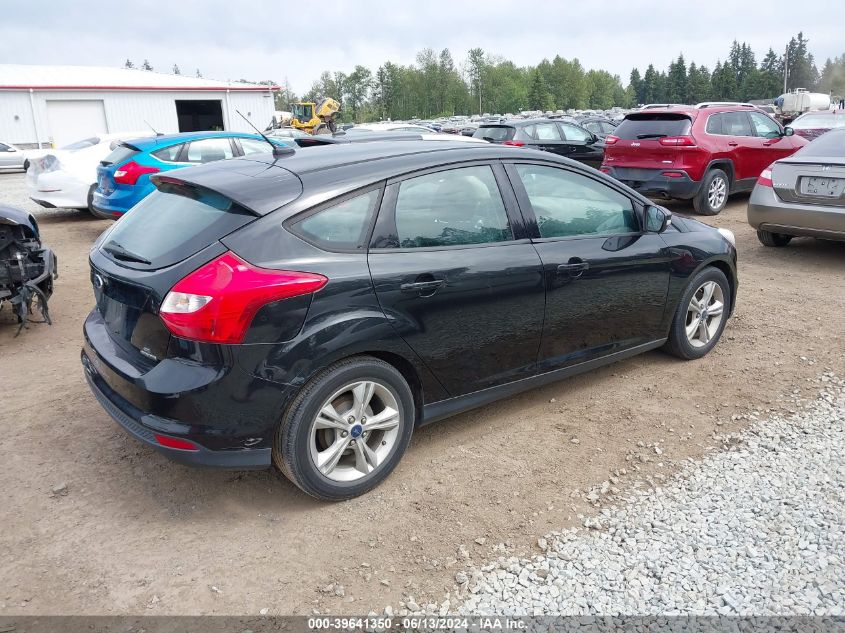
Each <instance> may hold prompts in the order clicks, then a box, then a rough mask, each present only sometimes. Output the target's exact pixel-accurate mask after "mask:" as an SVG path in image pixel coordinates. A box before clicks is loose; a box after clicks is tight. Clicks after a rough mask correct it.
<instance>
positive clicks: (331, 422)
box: [316, 403, 347, 431]
mask: <svg viewBox="0 0 845 633" xmlns="http://www.w3.org/2000/svg"><path fill="white" fill-rule="evenodd" d="M316 424H317V428H318V429H340V430H341V431H345V430H346V427H347V424H346V421H345V420H344V419H343V418H342V417H340V414H339V413H338V412H337V409H335V408H334V406H333V405H332V404H331V403H328V404H327V405H326V406H324V407H323V408H322V409H321V410H320V413H319V415H318V416H317V422H316Z"/></svg>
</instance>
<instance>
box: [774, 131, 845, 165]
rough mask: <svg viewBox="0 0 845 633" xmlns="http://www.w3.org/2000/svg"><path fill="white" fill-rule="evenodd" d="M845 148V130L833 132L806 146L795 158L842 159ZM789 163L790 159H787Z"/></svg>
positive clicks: (796, 153)
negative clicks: (844, 148)
mask: <svg viewBox="0 0 845 633" xmlns="http://www.w3.org/2000/svg"><path fill="white" fill-rule="evenodd" d="M843 147H845V129H839V130H831V131H830V132H827V133H826V134H822V135H821V136H820V137H818V138H817V139H816V140H814V141H813V142H812V143H810V144H809V145H805V146H804V147H802V148H801V149H799V150H798V151H797V152H795V154H794V156H801V157H804V158H807V157H809V158H812V157H818V158H839V159H840V160H841V159H842V148H843ZM786 162H789V159H788V158H787V159H786Z"/></svg>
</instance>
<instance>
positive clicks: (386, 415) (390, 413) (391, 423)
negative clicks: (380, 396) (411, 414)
mask: <svg viewBox="0 0 845 633" xmlns="http://www.w3.org/2000/svg"><path fill="white" fill-rule="evenodd" d="M365 426H366V429H367V431H385V430H387V429H393V428H396V427H397V426H399V412H398V411H397V410H396V409H392V408H390V407H386V408H385V409H384V411H382V412H381V413H379V414H378V415H377V416H375V417H372V418H368V419H367V424H366V425H365Z"/></svg>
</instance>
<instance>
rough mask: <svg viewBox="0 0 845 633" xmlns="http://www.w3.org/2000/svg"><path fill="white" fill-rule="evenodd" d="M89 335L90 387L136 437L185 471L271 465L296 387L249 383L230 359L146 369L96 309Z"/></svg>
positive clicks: (84, 355) (85, 357) (175, 361)
mask: <svg viewBox="0 0 845 633" xmlns="http://www.w3.org/2000/svg"><path fill="white" fill-rule="evenodd" d="M83 332H84V335H85V337H84V345H83V348H82V352H81V361H82V366H83V368H84V370H85V376H86V380H87V381H88V385H89V387H90V388H91V391H92V393H93V394H94V396H95V397H96V398H97V400H98V401H99V402H100V404H101V405H102V407H103V408H104V409H105V410H106V412H107V413H108V414H109V415H110V416H111V417H112V418H113V419H114V420H115V421H116V422H117V423H118V424H120V425H121V426H122V427H123V428H124V429H125V430H126V431H127V432H129V434H130V435H132V436H134V437H135V438H137V439H139V440H141V441H142V442H144V443H145V444H149V445H150V446H152V447H153V448H155V449H156V450H158V451H160V452H162V453H164V454H165V455H167V456H168V457H170V458H172V459H174V460H175V461H178V462H181V463H184V464H191V465H198V466H216V467H224V468H266V467H269V466H270V464H271V458H270V451H271V447H272V443H273V437H274V433H275V428H276V426H277V424H278V421H279V419H280V416H281V412H282V411H283V410H284V409H283V407H284V403H285V402H286V400H287V399H288V398H289V396H290V394H291V393H292V391H293V390H292V388H291V387H289V386H288V385H282V384H279V383H272V382H270V381H265V380H262V379H260V378H256V377H255V376H250V375H249V374H247V373H246V372H244V371H242V370H241V369H240V368H238V367H237V366H236V363H235V362H234V358H231V357H230V358H228V360H226V361H225V364H224V365H222V366H208V365H203V364H199V363H197V362H195V361H191V360H189V359H188V360H186V359H180V358H168V359H165V360H162V361H159V362H158V363H157V364H156V363H149V364H148V365H147V366H142V365H141V364H140V363H138V362H136V361H134V360H133V357H132V355H131V354H130V353H128V352H127V351H126V350H124V349H123V348H122V347H121V346H119V345H118V344H117V343H116V342H115V341H114V340H113V339H112V338H111V336H110V334H109V333H108V330H107V328H106V326H105V323H104V322H103V320H102V318H101V317H100V315H99V312H97V311H96V310H94V311H93V312H92V313H91V314H90V315H89V316H88V318H87V319H86V321H85V326H84V329H83ZM156 435H160V436H164V437H165V438H175V439H177V440H186V441H188V442H190V443H191V444H193V445H194V446H195V447H196V450H183V449H178V448H172V447H168V446H162V445H161V443H160V442H159V440H157V439H156ZM165 441H166V440H165Z"/></svg>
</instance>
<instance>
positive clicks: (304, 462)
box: [273, 356, 415, 501]
mask: <svg viewBox="0 0 845 633" xmlns="http://www.w3.org/2000/svg"><path fill="white" fill-rule="evenodd" d="M414 411H415V409H414V399H413V394H412V393H411V389H410V387H408V383H407V382H406V381H405V379H404V378H403V376H402V374H401V373H399V371H397V370H396V368H394V367H393V366H392V365H389V364H388V363H385V362H384V361H381V360H379V359H376V358H372V357H369V356H361V357H355V358H350V359H347V360H343V361H340V362H338V363H336V364H334V365H332V366H331V367H329V368H327V369H325V370H324V371H322V372H321V373H320V374H318V375H317V376H315V377H314V378H313V379H312V380H311V381H309V382H308V384H307V385H306V386H305V387H303V388H302V391H300V392H299V394H298V395H297V396H296V398H295V399H294V401H293V403H292V404H291V405H290V407H289V408H288V411H287V415H286V416H285V419H284V420H282V423H281V425H280V426H279V429H278V431H277V433H276V437H275V440H274V442H273V462H274V463H275V464H276V466H277V467H278V468H279V470H281V471H282V473H284V475H285V476H286V477H287V478H288V479H290V480H291V481H292V482H293V483H294V484H296V485H297V486H298V487H299V488H301V489H302V490H303V491H305V492H307V493H308V494H310V495H312V496H314V497H317V498H318V499H323V500H327V501H340V500H343V499H351V498H352V497H357V496H358V495H361V494H364V493H365V492H368V491H369V490H372V489H373V488H374V487H376V486H377V485H378V484H379V483H381V482H382V481H383V480H384V479H385V478H386V477H387V476H388V475H389V474H390V473H391V472H392V471H393V469H394V468H395V467H396V465H397V464H398V463H399V460H400V459H401V458H402V455H403V454H404V453H405V449H406V448H407V447H408V443H409V442H410V441H411V434H412V432H413V429H414V415H415V414H414Z"/></svg>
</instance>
